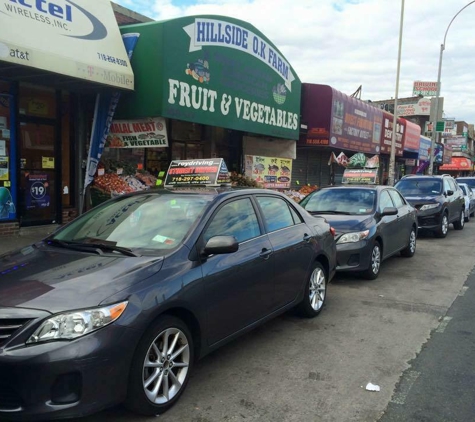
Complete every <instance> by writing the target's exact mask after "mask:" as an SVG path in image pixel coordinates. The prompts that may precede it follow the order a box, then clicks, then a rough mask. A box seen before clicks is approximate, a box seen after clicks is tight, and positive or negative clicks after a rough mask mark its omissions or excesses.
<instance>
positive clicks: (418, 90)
mask: <svg viewBox="0 0 475 422" xmlns="http://www.w3.org/2000/svg"><path fill="white" fill-rule="evenodd" d="M412 95H413V96H414V97H415V96H417V95H423V96H424V97H435V96H436V95H437V82H424V81H415V82H414V85H413V88H412Z"/></svg>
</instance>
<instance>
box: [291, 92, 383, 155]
mask: <svg viewBox="0 0 475 422" xmlns="http://www.w3.org/2000/svg"><path fill="white" fill-rule="evenodd" d="M303 96H304V97H303V109H302V120H303V121H305V122H306V123H307V126H308V131H307V135H306V136H304V137H301V138H300V140H299V144H300V145H310V146H331V147H333V148H338V149H345V150H349V151H357V152H363V153H369V154H378V153H379V152H380V139H381V130H382V120H383V114H382V111H381V110H380V109H378V108H376V107H373V106H371V105H370V104H368V103H366V102H364V101H361V100H358V99H356V98H353V97H349V96H348V95H345V94H343V93H341V92H339V91H337V90H335V89H333V88H331V87H330V86H327V85H318V84H303Z"/></svg>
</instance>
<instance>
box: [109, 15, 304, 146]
mask: <svg viewBox="0 0 475 422" xmlns="http://www.w3.org/2000/svg"><path fill="white" fill-rule="evenodd" d="M121 31H122V32H123V33H129V32H132V33H135V32H136V33H139V34H140V40H141V41H140V42H139V43H138V44H137V47H136V48H135V50H134V56H133V58H132V65H133V66H134V72H135V78H136V79H137V80H139V81H140V83H139V84H137V87H136V89H135V92H134V93H133V94H131V95H130V97H129V98H128V99H127V101H123V102H121V103H120V104H119V107H118V113H117V116H118V117H119V118H122V119H136V118H138V119H140V118H146V117H150V116H161V117H165V118H170V119H177V120H184V121H187V122H193V123H199V124H204V125H210V126H218V127H222V128H226V129H235V130H240V131H243V132H250V133H257V134H261V135H267V136H272V137H276V138H285V139H293V140H296V139H298V137H299V133H300V96H301V82H300V79H299V78H298V76H297V74H296V73H295V71H294V69H293V68H292V66H291V65H290V64H289V63H288V61H287V60H286V59H285V57H284V56H283V55H282V53H281V52H280V51H279V50H278V49H277V47H275V46H274V44H272V42H271V41H270V40H269V39H268V38H266V37H265V35H263V34H262V33H260V32H259V31H258V30H257V29H256V28H255V27H254V26H252V25H251V24H249V23H247V22H244V21H240V20H237V19H233V18H229V17H225V16H209V15H208V16H188V17H182V18H177V19H170V20H166V21H162V22H149V23H147V24H145V25H144V24H137V25H127V26H125V27H122V28H121Z"/></svg>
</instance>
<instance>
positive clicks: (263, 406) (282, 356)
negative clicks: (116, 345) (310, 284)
mask: <svg viewBox="0 0 475 422" xmlns="http://www.w3.org/2000/svg"><path fill="white" fill-rule="evenodd" d="M474 250H475V219H474V220H473V221H472V222H470V223H468V224H467V225H466V226H465V229H464V230H462V231H455V230H453V228H452V227H451V228H450V230H449V233H448V236H447V237H446V238H445V239H435V238H433V237H432V236H430V235H427V236H423V237H419V238H418V243H417V250H416V254H415V256H414V257H413V258H403V257H399V256H397V257H394V258H391V259H390V260H388V261H386V262H384V263H383V266H382V271H381V274H380V277H379V278H378V279H377V280H374V281H367V280H363V279H358V278H353V277H348V276H345V277H343V276H341V275H340V276H337V278H336V279H335V280H334V282H333V283H332V284H331V285H330V288H329V291H328V301H327V304H326V307H325V308H324V310H323V312H322V314H321V315H320V316H319V317H318V318H316V319H313V320H305V319H300V318H298V317H296V316H294V315H292V314H286V315H283V316H281V317H279V318H277V319H275V320H273V321H271V322H269V323H267V324H265V325H264V326H262V327H260V328H258V329H257V330H255V331H254V332H252V333H250V334H248V335H246V336H244V337H241V338H240V339H238V340H236V341H234V342H232V343H230V344H228V345H227V346H225V347H223V348H222V349H220V350H218V351H216V352H215V353H213V354H212V355H210V356H207V357H206V358H204V359H203V360H201V361H200V362H198V363H197V364H196V366H195V368H194V372H193V374H192V377H191V379H190V383H189V384H188V387H187V390H186V391H185V393H184V394H183V396H182V397H181V399H180V401H179V402H178V403H177V404H176V406H174V407H173V408H172V409H170V410H169V411H168V412H167V413H165V414H163V415H160V416H159V419H158V420H160V421H164V422H168V421H192V422H222V421H272V422H279V421H329V422H333V421H335V422H343V421H378V420H381V421H383V422H386V421H470V420H474V418H475V412H474V410H475V409H473V403H474V402H475V401H474V400H473V392H472V391H473V386H474V385H475V384H474V382H473V381H474V374H475V371H474V366H475V356H474V354H475V351H474V350H475V349H474V348H473V344H472V343H473V339H472V328H473V327H474V324H473V320H474V318H475V311H474V309H475V307H473V306H472V309H471V304H472V303H474V300H475V289H472V288H471V287H472V286H475V275H472V274H471V272H472V269H473V267H474V264H475V257H474V253H473V251H474ZM467 278H468V279H469V280H468V282H467V284H465V282H466V281H467ZM467 287H468V289H467ZM462 294H463V296H461V295H462ZM454 300H455V303H454ZM453 303H454V306H453V307H452V308H451V306H452V304H453ZM449 318H452V319H449ZM400 380H401V382H400V383H399V381H400ZM117 382H125V380H117ZM369 382H372V383H373V384H376V385H379V386H380V389H381V390H380V391H379V392H370V391H367V390H366V389H365V386H366V385H367V383H369ZM152 420H154V421H155V420H157V418H155V417H154V418H143V417H138V416H136V415H132V414H130V413H128V412H126V411H125V410H124V409H123V408H121V407H117V408H114V409H111V410H108V411H104V412H101V413H99V414H97V415H95V416H91V417H88V418H85V419H82V420H81V422H98V421H100V422H105V421H106V422H112V421H114V422H121V421H152Z"/></svg>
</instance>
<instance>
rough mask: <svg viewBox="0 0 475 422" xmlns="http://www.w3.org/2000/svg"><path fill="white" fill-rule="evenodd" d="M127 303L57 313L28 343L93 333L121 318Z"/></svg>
mask: <svg viewBox="0 0 475 422" xmlns="http://www.w3.org/2000/svg"><path fill="white" fill-rule="evenodd" d="M127 303H128V302H120V303H116V304H115V305H110V306H104V307H102V308H93V309H86V310H81V311H71V312H66V313H62V314H58V315H55V316H53V317H51V318H49V319H47V320H46V321H44V322H43V323H42V324H41V325H40V326H39V328H38V329H37V330H36V331H35V332H34V333H33V334H32V336H31V337H30V338H29V339H28V340H27V342H26V343H27V344H32V343H41V342H44V341H51V340H73V339H75V338H78V337H81V336H84V335H86V334H89V333H92V332H93V331H96V330H98V329H99V328H102V327H105V326H106V325H108V324H110V323H111V322H114V321H115V320H116V319H117V318H119V317H120V316H121V315H122V313H123V312H124V310H125V308H126V307H127Z"/></svg>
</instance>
